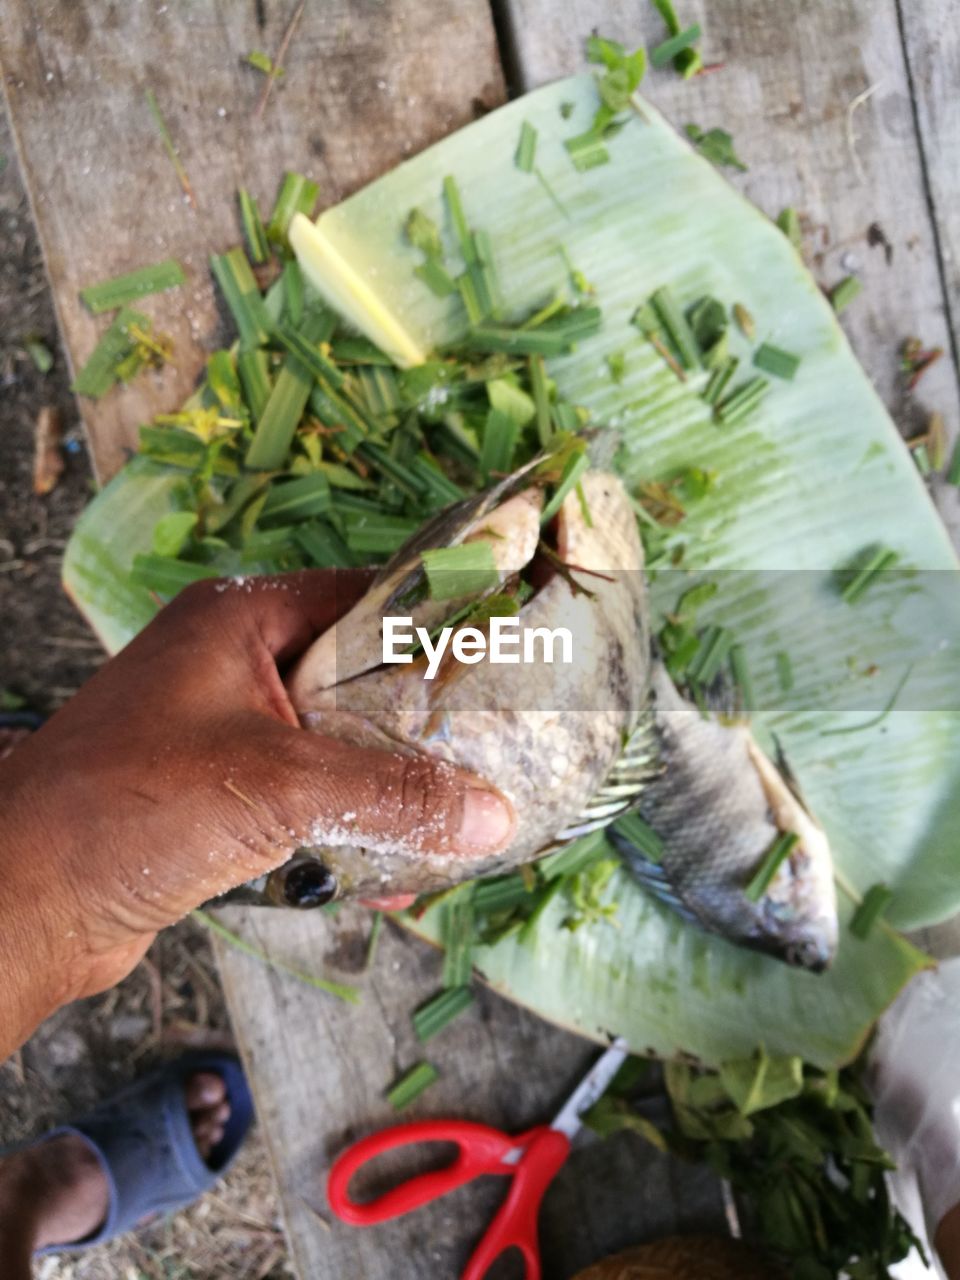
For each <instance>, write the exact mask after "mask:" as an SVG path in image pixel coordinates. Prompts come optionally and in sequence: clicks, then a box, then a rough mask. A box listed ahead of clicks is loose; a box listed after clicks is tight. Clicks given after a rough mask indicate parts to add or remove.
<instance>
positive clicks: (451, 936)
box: [443, 884, 473, 987]
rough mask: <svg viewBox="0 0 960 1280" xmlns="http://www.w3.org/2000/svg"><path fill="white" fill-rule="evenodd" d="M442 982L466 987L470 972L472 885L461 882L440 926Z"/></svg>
mask: <svg viewBox="0 0 960 1280" xmlns="http://www.w3.org/2000/svg"><path fill="white" fill-rule="evenodd" d="M443 946H444V954H443V985H444V987H465V986H466V985H467V984H468V983H469V981H470V976H471V974H472V972H473V886H472V885H470V884H467V885H464V886H463V887H462V888H461V889H460V890H459V891H458V892H457V893H456V894H454V895H453V897H452V898H451V899H450V901H449V902H448V903H447V907H446V914H445V917H444V929H443Z"/></svg>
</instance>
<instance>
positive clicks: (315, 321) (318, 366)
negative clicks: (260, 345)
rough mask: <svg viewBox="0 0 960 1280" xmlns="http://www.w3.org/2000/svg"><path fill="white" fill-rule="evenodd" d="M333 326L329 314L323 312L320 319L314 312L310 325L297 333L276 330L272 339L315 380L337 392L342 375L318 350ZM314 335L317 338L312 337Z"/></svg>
mask: <svg viewBox="0 0 960 1280" xmlns="http://www.w3.org/2000/svg"><path fill="white" fill-rule="evenodd" d="M335 324H336V317H335V316H333V315H331V314H330V312H324V313H323V314H322V318H321V317H320V313H317V312H314V313H313V316H312V317H311V323H310V324H309V325H304V326H303V327H302V328H301V330H300V332H299V333H296V332H294V330H292V329H278V330H277V331H276V333H275V334H274V337H275V338H276V340H277V341H278V342H279V343H280V344H281V346H284V347H286V349H287V350H288V351H289V352H290V354H291V355H293V356H296V357H297V359H298V360H299V361H300V363H301V364H302V365H303V366H304V367H305V368H306V369H309V371H310V372H311V373H312V374H313V376H314V377H315V378H318V379H321V380H322V381H323V382H324V383H325V384H326V385H327V386H328V387H331V388H333V390H335V391H337V390H339V389H340V387H341V386H342V384H343V374H342V373H341V372H340V370H339V369H338V368H337V366H336V365H335V364H334V362H333V361H332V360H330V359H328V358H327V357H326V356H325V355H324V354H323V352H322V351H321V350H320V344H321V343H323V342H326V340H327V338H329V336H330V333H331V332H332V331H333V328H334V325H335ZM314 334H316V335H317V336H316V337H314V336H313V335H314Z"/></svg>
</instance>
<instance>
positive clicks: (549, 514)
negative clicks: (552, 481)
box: [540, 452, 590, 524]
mask: <svg viewBox="0 0 960 1280" xmlns="http://www.w3.org/2000/svg"><path fill="white" fill-rule="evenodd" d="M589 470H590V458H589V457H588V455H587V454H586V452H578V453H571V454H570V456H569V457H568V458H567V460H566V462H565V463H564V466H563V471H562V472H561V474H560V483H559V484H558V485H557V487H556V489H555V490H554V493H553V497H552V498H551V499H550V501H549V502H548V503H547V505H546V506H545V507H544V508H543V512H542V514H541V516H540V523H541V524H546V523H547V522H548V521H550V520H552V519H553V517H554V516H555V515H556V514H557V512H558V511H559V510H560V508H561V507H562V506H563V503H564V500H565V498H566V496H567V494H568V493H570V491H571V490H572V489H575V488H576V486H577V485H578V484H579V483H580V481H581V480H582V479H583V477H584V475H585V474H586V472H587V471H589Z"/></svg>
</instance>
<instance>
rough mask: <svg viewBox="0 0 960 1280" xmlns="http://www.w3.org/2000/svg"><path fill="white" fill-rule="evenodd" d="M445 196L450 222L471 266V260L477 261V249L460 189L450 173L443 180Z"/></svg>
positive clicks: (462, 251)
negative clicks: (464, 209) (464, 210)
mask: <svg viewBox="0 0 960 1280" xmlns="http://www.w3.org/2000/svg"><path fill="white" fill-rule="evenodd" d="M443 198H444V200H445V201H446V205H447V212H448V213H449V215H450V222H451V223H452V225H453V230H454V234H455V235H456V237H457V243H458V244H459V245H460V252H461V254H462V255H463V260H464V262H465V263H466V264H467V265H468V266H469V264H470V263H471V262H475V261H476V259H477V250H476V246H475V244H474V240H473V236H472V235H471V234H470V227H469V226H468V224H467V216H466V214H465V213H464V212H463V203H462V202H461V200H460V190H459V188H458V187H457V184H456V182H455V180H454V179H453V177H451V176H450V174H448V175H447V176H446V177H445V178H444V180H443Z"/></svg>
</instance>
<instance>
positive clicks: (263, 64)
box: [241, 49, 284, 76]
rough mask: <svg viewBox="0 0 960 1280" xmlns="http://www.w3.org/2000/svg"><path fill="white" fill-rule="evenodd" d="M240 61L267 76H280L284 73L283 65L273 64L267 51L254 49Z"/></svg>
mask: <svg viewBox="0 0 960 1280" xmlns="http://www.w3.org/2000/svg"><path fill="white" fill-rule="evenodd" d="M241 61H243V62H245V63H247V65H248V66H251V67H253V68H254V70H255V71H262V72H263V74H264V75H267V76H282V75H283V74H284V72H283V67H277V66H274V62H273V59H272V58H271V57H270V55H269V54H267V53H262V52H261V51H260V50H259V49H254V50H252V51H251V52H250V53H248V54H247V56H246V57H245V58H243V59H241Z"/></svg>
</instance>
